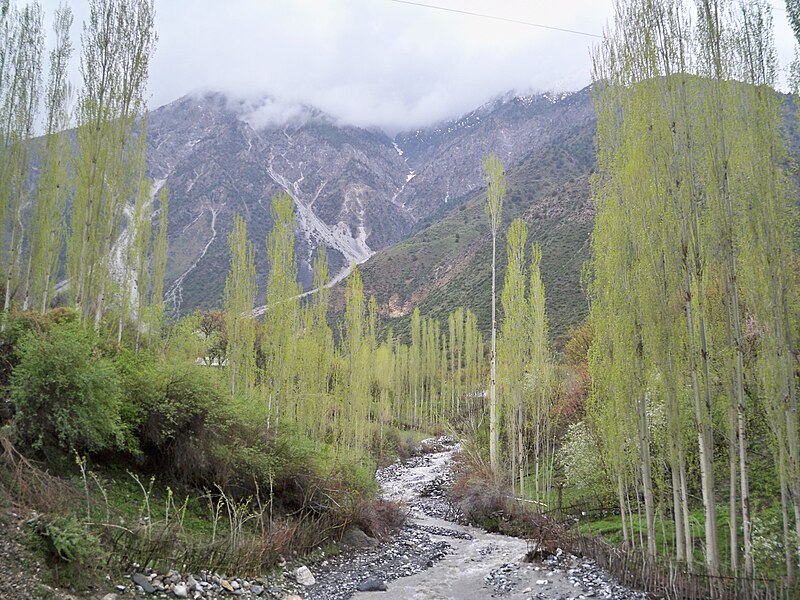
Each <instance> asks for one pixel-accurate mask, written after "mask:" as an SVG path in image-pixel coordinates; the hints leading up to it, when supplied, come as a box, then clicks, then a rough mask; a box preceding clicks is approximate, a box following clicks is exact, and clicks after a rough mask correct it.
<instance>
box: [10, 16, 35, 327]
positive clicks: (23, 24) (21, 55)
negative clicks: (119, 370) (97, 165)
mask: <svg viewBox="0 0 800 600" xmlns="http://www.w3.org/2000/svg"><path fill="white" fill-rule="evenodd" d="M5 19H7V20H8V23H7V25H6V27H7V29H6V32H5V33H6V36H7V37H6V39H4V40H3V41H2V42H0V44H3V45H4V48H5V49H4V51H3V68H4V70H7V73H5V83H4V85H3V86H2V89H1V90H0V91H2V92H3V97H2V106H0V111H2V112H0V128H2V129H1V130H0V134H1V135H2V147H3V156H2V163H0V228H2V229H3V230H9V231H10V233H11V238H10V240H9V242H8V244H7V251H6V257H5V262H4V269H5V300H4V303H3V312H4V315H5V314H7V313H8V311H9V309H10V307H11V300H12V297H13V295H14V292H15V289H16V287H17V286H18V284H19V283H20V270H21V269H20V267H21V254H22V247H23V243H22V242H23V240H22V236H23V235H24V233H25V230H26V228H25V225H24V223H23V213H24V211H25V209H26V208H27V206H28V204H29V202H30V200H31V189H30V165H31V141H32V137H33V128H34V124H35V121H36V115H37V112H38V108H39V101H40V93H41V79H42V53H43V48H44V36H43V32H42V20H43V13H42V8H41V6H39V4H38V3H34V4H28V5H26V6H24V7H22V9H21V10H18V9H15V8H11V9H8V14H7V16H6V17H5ZM5 19H4V20H5ZM4 25H5V23H4ZM7 219H8V220H10V223H9V224H8V225H6V220H7ZM2 245H4V244H2V236H0V246H2ZM3 327H5V320H4V325H3Z"/></svg>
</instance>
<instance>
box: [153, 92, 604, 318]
mask: <svg viewBox="0 0 800 600" xmlns="http://www.w3.org/2000/svg"><path fill="white" fill-rule="evenodd" d="M252 114H253V107H252V106H250V105H244V104H243V103H239V102H235V101H232V100H230V99H229V98H226V97H225V96H224V95H222V94H216V93H207V94H201V95H192V96H186V97H184V98H181V99H179V100H177V101H175V102H173V103H171V104H169V105H166V106H164V107H161V108H159V109H157V110H155V111H153V112H152V114H151V115H150V121H149V134H148V135H149V138H148V143H149V146H150V147H149V158H148V160H149V172H150V175H151V177H152V178H153V180H154V181H155V182H156V185H163V184H164V183H166V184H167V185H168V186H169V189H170V193H171V204H170V217H169V244H170V256H169V262H168V266H167V284H166V289H167V290H168V291H167V295H168V299H169V300H170V301H171V302H172V304H173V308H174V310H175V312H177V313H185V312H188V311H191V310H192V309H194V308H198V307H200V308H210V307H218V306H221V303H222V292H223V290H224V286H225V277H226V274H227V270H228V247H227V235H228V233H229V232H230V230H231V227H232V222H233V216H234V214H236V213H238V214H241V215H242V216H244V217H245V219H246V220H247V224H248V234H249V237H250V239H251V240H252V241H253V243H254V246H255V249H256V268H257V276H258V281H259V286H260V288H261V290H262V299H263V289H264V287H265V283H266V277H267V265H266V262H267V261H266V247H265V244H264V240H265V238H266V236H267V234H268V233H269V231H270V229H271V227H272V220H271V217H270V212H269V206H270V199H271V198H272V196H273V195H275V194H276V193H278V192H280V191H282V190H283V191H286V192H288V193H289V194H291V195H292V196H293V197H294V199H295V201H296V205H297V221H298V228H297V234H296V251H297V256H298V259H299V262H300V265H299V266H300V279H301V281H302V283H303V285H304V286H306V287H308V286H309V285H310V283H311V271H310V264H311V260H312V258H313V253H314V251H315V249H316V248H318V247H319V246H320V245H324V246H326V248H327V249H328V255H329V259H330V262H331V272H332V273H333V274H337V273H339V274H344V273H345V272H346V268H347V267H348V265H349V264H350V263H352V262H356V263H359V264H360V263H364V262H365V261H367V259H369V258H370V257H372V256H373V255H374V254H375V253H376V252H379V255H378V256H375V258H374V259H373V260H371V261H370V263H372V262H374V263H375V266H374V267H373V266H372V265H370V266H368V267H367V270H368V271H369V272H370V273H371V275H370V282H372V283H371V285H372V286H373V288H374V289H375V292H376V293H377V294H378V296H379V300H380V301H381V302H382V308H383V311H384V313H385V314H387V315H397V314H405V313H406V312H407V311H408V306H410V303H413V302H415V301H416V300H424V299H431V301H433V300H434V298H435V295H433V296H432V295H431V293H430V290H432V289H436V290H441V289H443V288H442V285H441V283H440V282H437V281H436V280H437V278H441V277H444V279H445V280H446V281H447V282H451V281H453V280H454V279H457V277H456V274H457V273H455V272H453V267H452V266H451V267H448V270H447V271H448V272H447V273H444V272H443V271H442V268H444V267H442V265H445V264H447V265H450V264H451V263H452V262H453V261H452V258H453V257H454V252H455V253H456V255H458V254H460V253H464V254H465V256H472V255H475V253H476V252H479V246H480V244H478V246H474V245H473V242H475V241H476V240H478V239H479V238H480V236H482V235H483V234H484V231H485V227H483V225H484V223H483V220H484V216H483V214H482V209H481V208H480V206H478V205H479V204H480V203H479V201H478V200H477V199H476V198H477V195H478V194H479V190H480V189H481V188H482V186H483V174H482V169H481V157H482V156H483V155H485V154H486V153H487V152H495V153H496V154H498V156H499V157H500V158H501V159H502V160H503V161H504V163H505V165H506V167H507V170H508V173H509V184H510V187H509V201H508V203H507V206H508V205H511V206H513V207H515V208H513V209H512V210H508V209H507V210H506V215H507V216H509V217H510V216H511V215H516V214H521V213H522V212H524V210H526V209H528V208H529V207H530V206H531V204H532V203H534V202H535V201H536V200H537V199H539V198H541V197H543V196H544V195H546V194H547V193H552V192H553V191H554V190H555V189H556V187H558V185H561V184H563V183H565V182H567V181H570V180H572V179H573V178H574V177H577V176H580V175H585V174H586V173H587V172H588V169H589V168H590V166H589V165H590V164H591V158H590V157H591V156H592V154H593V153H592V152H591V136H589V137H588V138H587V139H583V138H581V139H582V141H580V143H578V142H574V143H572V142H570V141H569V140H571V139H573V138H575V137H576V136H578V137H580V136H584V137H586V136H585V135H584V134H585V132H586V131H588V130H589V129H590V128H591V127H593V112H592V108H591V102H590V101H589V94H588V91H587V90H583V91H582V92H578V93H575V94H564V95H560V96H548V95H538V96H515V95H507V96H506V97H503V98H498V99H497V100H495V101H493V102H491V103H489V104H486V105H485V106H482V107H480V108H478V109H477V110H475V111H473V112H472V113H470V114H468V115H465V116H463V117H462V118H460V119H457V120H454V121H451V122H448V123H443V124H441V125H439V126H437V127H432V128H429V129H425V130H419V131H414V132H408V133H402V134H399V135H397V136H396V137H395V138H394V139H391V138H389V137H388V136H387V135H385V134H384V133H382V132H380V131H373V130H366V129H360V128H355V127H348V126H342V125H339V124H337V123H335V122H334V121H333V120H332V119H331V118H329V117H327V116H326V115H324V114H323V113H321V112H319V111H317V110H315V109H313V108H310V107H301V110H299V111H297V112H296V113H294V115H293V116H292V117H291V118H288V119H285V120H284V121H283V122H281V123H280V124H279V125H276V124H275V122H274V121H273V122H271V123H269V124H265V123H264V122H263V121H259V120H258V119H254V118H252ZM587 128H588V129H587ZM570 144H571V145H570ZM587 144H588V146H587ZM575 153H577V155H576V154H575ZM559 157H560V158H559ZM526 165H527V166H526ZM465 217H467V218H468V222H469V223H468V224H467V226H466V227H465V228H462V226H461V223H462V222H463V219H464V218H465ZM456 223H457V224H458V226H457V227H456V226H455V225H454V224H456ZM442 227H444V228H445V229H446V230H447V233H448V235H449V236H450V237H451V238H453V240H454V242H453V244H446V243H444V238H442V237H441V236H440V235H439V234H438V233H437V231H438V230H439V229H440V228H442ZM437 228H439V229H437ZM462 229H463V232H462V231H461V230H462ZM456 234H457V235H458V236H459V239H458V240H455V238H454V237H453V236H455V235H456ZM434 237H437V239H439V243H440V245H442V246H443V248H442V250H441V252H438V251H437V252H436V255H437V257H438V258H436V260H437V261H439V263H436V264H434V263H435V261H434V260H433V258H431V260H427V259H426V260H422V261H421V262H420V263H419V264H418V265H416V267H417V268H415V269H411V270H409V271H408V272H405V271H404V273H403V276H402V280H401V281H398V279H397V278H396V277H393V278H391V279H387V280H386V281H388V282H391V284H390V285H394V284H397V283H402V281H407V280H408V279H409V278H411V280H412V281H411V282H409V283H408V285H406V287H407V288H408V289H407V290H406V291H403V289H398V290H397V291H394V292H392V293H387V291H386V290H383V289H382V287H386V285H385V284H382V283H380V282H379V279H380V278H379V277H378V276H377V273H383V272H385V273H387V274H391V273H393V270H384V269H383V268H382V267H381V265H382V264H385V262H386V261H387V260H391V257H393V256H397V255H398V252H400V253H402V252H404V250H403V248H405V246H401V247H397V246H396V245H397V244H398V243H399V242H402V241H404V240H409V243H410V244H411V247H414V246H415V245H416V246H419V245H420V244H425V243H427V242H423V240H430V239H432V238H434ZM395 248H397V249H395ZM381 251H383V252H381ZM384 252H386V258H384V257H383V256H382V255H383V253H384ZM430 252H432V250H431V249H426V250H425V251H424V252H423V254H426V255H428V254H430ZM417 256H419V252H418V253H417ZM401 262H403V261H401ZM437 264H438V265H439V267H440V268H439V270H438V271H437V270H436V267H437ZM458 264H466V263H464V260H462V261H461V262H460V263H458ZM372 274H376V275H372ZM423 280H427V281H428V282H427V283H424V282H423ZM413 282H418V283H424V285H423V286H422V288H421V289H420V290H415V289H412V288H414V287H415V286H414V284H413ZM425 290H427V291H425ZM395 295H396V298H395V297H394V296H395ZM423 296H424V298H423ZM447 304H448V305H449V304H450V302H448V303H447Z"/></svg>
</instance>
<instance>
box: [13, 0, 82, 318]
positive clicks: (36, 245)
mask: <svg viewBox="0 0 800 600" xmlns="http://www.w3.org/2000/svg"><path fill="white" fill-rule="evenodd" d="M70 27H72V11H71V10H70V8H69V7H67V6H61V7H59V8H58V9H57V10H56V13H55V18H54V21H53V33H54V45H53V49H52V50H51V51H50V60H49V72H48V82H47V87H46V89H45V96H44V108H45V139H44V147H43V150H42V154H41V160H40V167H39V180H38V187H37V191H36V199H35V201H34V203H33V211H32V218H31V241H30V249H29V256H28V268H27V276H26V282H25V297H24V301H23V308H25V309H27V308H29V307H34V308H36V309H37V310H39V311H41V312H42V313H44V312H45V310H47V307H48V305H49V303H50V300H51V299H52V296H53V293H54V288H55V278H56V276H57V274H58V267H59V259H60V256H61V251H62V248H63V245H64V233H63V232H64V227H65V221H64V213H65V210H66V201H67V195H68V180H67V178H68V170H67V166H68V161H69V155H70V148H69V133H68V132H67V129H68V127H69V124H70V106H69V104H70V99H71V93H72V86H71V85H70V83H69V81H68V80H67V67H68V64H69V60H70V57H71V56H72V43H71V41H70V38H69V30H70Z"/></svg>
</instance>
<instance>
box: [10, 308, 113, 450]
mask: <svg viewBox="0 0 800 600" xmlns="http://www.w3.org/2000/svg"><path fill="white" fill-rule="evenodd" d="M17 355H18V357H19V364H18V365H17V366H16V368H15V369H14V371H13V373H12V374H11V401H12V404H13V405H14V409H15V418H14V422H15V426H16V431H17V433H18V434H19V435H20V437H21V439H22V440H23V441H25V442H27V443H29V444H30V445H31V447H32V448H34V449H36V450H42V451H45V452H47V451H49V450H53V449H55V450H58V451H61V452H72V451H77V452H81V453H83V452H90V453H95V452H100V451H103V450H107V449H112V448H121V447H123V446H124V445H125V442H126V431H125V428H124V426H123V423H122V419H121V417H120V405H121V401H122V387H121V381H120V378H119V375H118V374H117V371H116V369H115V366H114V363H113V362H112V361H110V360H109V359H108V358H106V357H104V356H102V355H101V354H100V353H99V351H98V350H97V348H96V345H95V339H94V335H93V334H92V332H90V331H87V330H85V329H82V328H81V327H80V325H78V324H77V323H74V322H70V321H67V322H62V323H58V324H55V325H53V326H52V327H50V329H49V331H47V332H44V333H39V332H36V331H34V330H31V331H29V332H27V333H25V334H24V335H23V336H22V337H21V339H20V341H19V344H18V347H17Z"/></svg>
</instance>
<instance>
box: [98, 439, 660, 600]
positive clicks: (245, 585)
mask: <svg viewBox="0 0 800 600" xmlns="http://www.w3.org/2000/svg"><path fill="white" fill-rule="evenodd" d="M427 449H428V450H429V452H428V453H427V454H423V455H422V456H418V457H415V458H412V459H411V460H409V461H407V462H405V463H402V464H401V463H395V464H393V465H390V466H389V467H386V468H384V469H381V470H380V471H379V472H378V474H377V477H378V481H379V482H380V484H381V486H382V488H383V493H384V496H385V497H386V498H387V499H390V500H395V501H399V502H401V503H402V504H403V506H404V507H405V508H406V509H407V510H408V518H407V520H406V525H405V526H404V527H403V528H402V529H401V530H400V532H399V533H398V534H397V535H396V536H395V537H394V538H393V539H392V540H391V541H389V542H387V543H384V544H377V542H376V541H375V540H372V539H371V538H368V537H366V536H365V535H364V534H363V533H362V532H360V531H354V532H351V534H350V538H351V539H350V540H349V544H348V547H347V548H346V549H345V550H343V551H342V552H341V553H338V554H336V555H335V556H330V557H325V556H323V555H321V554H320V555H317V556H316V557H314V558H313V559H311V560H310V561H308V562H306V564H304V565H297V564H295V565H287V566H286V567H285V568H284V569H283V571H282V572H279V573H275V574H273V575H271V576H269V577H265V578H257V579H252V580H250V579H243V578H236V577H227V576H225V575H224V574H220V573H206V572H202V573H196V574H193V575H183V574H180V573H177V572H174V571H171V572H169V573H164V574H158V573H153V572H139V573H133V574H132V575H131V577H130V579H129V580H128V581H126V582H124V583H120V584H119V585H118V587H117V590H116V591H114V592H111V593H110V594H108V595H107V596H105V598H104V600H122V599H124V598H131V597H139V598H145V597H146V598H176V597H177V598H192V599H197V600H199V599H201V598H202V599H213V598H230V597H241V598H268V599H270V600H299V599H302V598H309V599H315V600H344V599H346V598H356V599H360V600H364V599H366V598H391V599H397V600H400V599H403V600H410V599H425V600H446V599H459V600H482V599H485V598H508V599H509V600H518V599H520V600H521V599H524V600H539V599H553V600H568V599H570V600H578V599H584V598H604V599H605V598H608V599H619V600H634V599H637V600H638V599H645V598H646V597H647V596H646V594H644V593H642V592H636V591H632V590H629V589H626V588H623V587H622V586H620V585H619V584H617V583H616V582H615V581H614V580H613V579H612V578H611V577H610V576H609V574H608V573H606V572H605V571H603V570H602V569H600V568H599V567H598V566H597V565H596V564H595V563H594V562H593V561H591V560H585V559H580V558H577V557H575V556H572V555H569V554H566V553H563V552H560V551H559V552H558V553H557V555H556V556H551V557H550V558H548V559H546V560H545V561H543V562H541V563H530V562H527V561H526V558H525V557H526V554H527V551H528V546H527V543H526V542H525V540H521V539H518V538H512V537H508V536H504V535H498V534H490V533H486V532H485V531H482V530H480V529H477V528H475V527H470V526H467V525H463V524H461V523H459V522H458V521H459V520H460V519H459V517H460V515H459V514H458V511H456V510H455V509H454V508H453V507H452V506H451V505H450V503H449V502H448V501H447V499H446V496H445V492H444V491H445V489H446V487H447V486H448V485H449V483H450V479H451V466H452V461H453V454H454V453H455V452H456V451H457V446H456V445H455V444H453V443H451V442H450V441H449V440H447V439H439V440H435V441H429V442H428V443H427Z"/></svg>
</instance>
